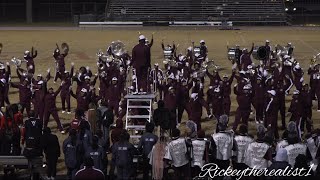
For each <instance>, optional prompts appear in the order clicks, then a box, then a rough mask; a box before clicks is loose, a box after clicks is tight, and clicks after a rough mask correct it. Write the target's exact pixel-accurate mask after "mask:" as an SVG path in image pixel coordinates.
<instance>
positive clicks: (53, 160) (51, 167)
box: [47, 157, 58, 177]
mask: <svg viewBox="0 0 320 180" xmlns="http://www.w3.org/2000/svg"><path fill="white" fill-rule="evenodd" d="M57 162H58V157H47V175H48V177H56V174H57Z"/></svg>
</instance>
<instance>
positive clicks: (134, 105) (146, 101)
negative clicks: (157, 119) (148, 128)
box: [124, 94, 155, 139]
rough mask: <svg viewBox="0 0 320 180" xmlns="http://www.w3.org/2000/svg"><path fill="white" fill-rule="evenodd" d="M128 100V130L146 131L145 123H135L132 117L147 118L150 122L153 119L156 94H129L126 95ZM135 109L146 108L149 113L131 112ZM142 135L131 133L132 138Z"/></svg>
mask: <svg viewBox="0 0 320 180" xmlns="http://www.w3.org/2000/svg"><path fill="white" fill-rule="evenodd" d="M124 98H125V99H126V100H127V113H126V126H125V128H126V130H128V131H129V130H133V131H144V130H145V125H134V124H132V123H133V122H132V119H145V120H146V121H148V122H151V120H152V104H153V99H154V98H155V94H127V95H126V96H125V97H124ZM134 109H136V110H137V109H145V110H147V112H148V113H147V114H143V115H141V114H130V112H131V111H132V110H134ZM140 137H141V135H130V138H137V139H138V138H140Z"/></svg>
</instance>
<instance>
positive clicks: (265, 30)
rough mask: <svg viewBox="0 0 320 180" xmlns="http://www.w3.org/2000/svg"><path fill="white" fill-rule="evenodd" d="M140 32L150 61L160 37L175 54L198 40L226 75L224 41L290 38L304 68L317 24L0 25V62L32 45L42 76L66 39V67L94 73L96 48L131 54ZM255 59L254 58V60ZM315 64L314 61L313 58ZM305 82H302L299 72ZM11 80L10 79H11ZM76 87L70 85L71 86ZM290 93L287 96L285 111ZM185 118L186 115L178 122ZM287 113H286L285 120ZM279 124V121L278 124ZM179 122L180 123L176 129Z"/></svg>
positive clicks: (155, 58)
mask: <svg viewBox="0 0 320 180" xmlns="http://www.w3.org/2000/svg"><path fill="white" fill-rule="evenodd" d="M139 32H141V33H142V34H144V35H145V36H146V37H147V38H149V39H150V38H151V34H152V33H154V45H153V47H152V62H153V63H155V62H159V63H160V64H162V63H161V62H162V60H163V58H162V57H163V54H162V49H161V40H162V39H163V40H164V42H165V43H170V44H171V43H172V41H175V43H176V45H178V44H179V46H178V50H177V52H178V53H179V52H181V53H185V49H186V48H187V47H188V46H190V45H191V42H192V41H194V42H195V44H198V43H199V41H200V40H201V39H204V40H205V41H206V45H207V46H208V50H209V59H214V60H215V62H216V64H218V65H219V66H221V67H222V68H223V69H224V70H222V72H220V74H221V75H223V74H225V73H226V74H231V66H232V65H231V63H230V62H229V61H228V60H227V58H226V52H227V45H229V46H234V45H235V44H239V45H240V46H241V47H242V48H243V47H247V48H250V47H251V43H252V42H254V43H255V44H256V45H263V44H264V42H265V40H266V39H268V40H270V41H271V44H272V45H275V44H281V45H285V44H286V43H287V42H292V44H293V45H294V46H295V50H294V55H295V57H296V59H297V60H298V61H299V62H300V64H301V65H302V67H303V68H304V70H306V69H307V68H308V67H309V62H310V58H311V57H312V56H313V55H315V54H316V53H318V52H319V51H320V40H319V38H320V28H318V27H310V28H302V27H242V28H241V30H229V31H221V30H216V29H211V28H202V27H197V28H194V27H189V28H178V27H177V28H164V27H148V28H132V27H131V28H124V27H122V28H108V29H79V28H74V27H67V28H63V27H58V28H51V27H48V28H41V27H37V28H32V27H28V28H25V29H23V28H19V27H14V28H10V27H0V42H1V43H2V44H3V46H4V47H3V50H2V54H1V55H0V61H1V62H6V61H10V59H11V57H12V56H15V57H20V58H22V57H23V53H24V51H25V50H30V49H31V47H32V46H33V47H35V49H37V50H38V57H37V58H36V59H35V62H36V73H37V74H38V73H41V74H45V73H46V70H47V68H51V72H52V73H53V72H54V60H53V57H52V52H53V50H54V48H55V43H58V44H61V43H62V42H67V43H68V44H69V46H70V54H69V55H68V56H67V57H66V59H65V61H66V67H67V69H69V68H70V63H71V62H74V63H75V68H76V69H78V68H79V67H80V66H87V65H88V66H90V67H91V69H92V70H93V72H94V73H95V72H96V71H97V67H96V55H95V54H96V52H97V51H98V50H99V49H103V50H105V49H106V47H107V46H108V45H109V44H110V43H111V42H112V41H113V40H120V41H122V42H124V43H125V44H126V49H127V50H128V51H129V53H130V54H131V50H132V47H133V46H134V45H136V44H137V42H138V34H139ZM256 63H258V62H256ZM319 63H320V62H319ZM12 74H13V76H15V68H14V67H13V66H12ZM305 80H306V81H308V80H309V77H307V75H306V73H305ZM12 81H13V82H17V79H16V78H13V79H12ZM49 86H53V87H55V89H56V88H57V87H58V85H57V84H53V82H52V80H51V81H50V83H49ZM75 88H76V87H75V86H74V87H73V89H75ZM17 99H18V93H17V91H16V89H10V100H11V102H17ZM232 100H233V101H232V107H231V111H232V113H231V114H232V116H231V117H230V123H229V124H231V123H232V122H233V121H234V116H233V114H234V111H235V109H236V108H237V103H236V101H235V96H234V95H233V94H232ZM290 100H291V96H289V97H287V109H288V106H289V102H290ZM72 105H73V106H72V108H73V109H74V107H75V100H74V99H72ZM314 105H315V106H314V108H313V122H314V127H315V128H316V127H319V121H320V112H316V111H315V108H316V106H317V105H316V103H314ZM57 106H58V107H61V104H60V98H57ZM59 115H60V117H61V119H62V123H64V124H66V123H69V122H70V119H71V118H73V116H74V114H71V115H66V114H61V112H59ZM186 120H187V116H186V114H185V115H184V119H183V121H186ZM288 120H289V117H287V121H288ZM278 124H279V125H280V123H278ZM49 126H50V127H53V132H57V135H58V136H59V140H60V142H62V141H63V140H64V139H65V138H66V137H67V135H61V134H60V133H59V132H58V131H57V129H56V123H55V122H54V121H53V120H52V119H51V120H50V123H49ZM183 126H184V125H182V129H183V128H184V127H183ZM249 126H250V131H251V132H252V133H255V124H254V122H250V124H249ZM214 127H215V121H213V120H210V121H205V122H203V128H204V129H205V130H206V134H211V133H213V130H214ZM65 172H66V170H65V168H64V162H63V156H62V157H61V158H60V160H59V168H58V174H64V173H65Z"/></svg>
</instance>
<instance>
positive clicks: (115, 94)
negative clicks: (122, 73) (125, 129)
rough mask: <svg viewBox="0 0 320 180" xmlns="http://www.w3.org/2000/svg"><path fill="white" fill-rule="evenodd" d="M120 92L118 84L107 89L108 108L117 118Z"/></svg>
mask: <svg viewBox="0 0 320 180" xmlns="http://www.w3.org/2000/svg"><path fill="white" fill-rule="evenodd" d="M121 92H123V89H122V87H121V86H120V85H118V83H116V84H111V85H109V87H108V90H107V93H108V94H109V96H108V107H109V108H112V109H113V110H114V114H115V115H116V116H117V117H118V115H119V102H120V100H121Z"/></svg>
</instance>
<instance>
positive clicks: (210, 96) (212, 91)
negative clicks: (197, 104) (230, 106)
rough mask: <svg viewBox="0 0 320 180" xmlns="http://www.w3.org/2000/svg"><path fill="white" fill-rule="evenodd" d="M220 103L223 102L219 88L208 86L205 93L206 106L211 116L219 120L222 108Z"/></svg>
mask: <svg viewBox="0 0 320 180" xmlns="http://www.w3.org/2000/svg"><path fill="white" fill-rule="evenodd" d="M221 102H223V92H222V91H221V90H220V88H219V87H216V88H214V87H212V86H210V87H209V89H208V91H207V104H208V105H209V107H210V109H211V110H212V115H214V116H215V117H216V119H219V117H220V116H221V115H222V111H223V106H221Z"/></svg>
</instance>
